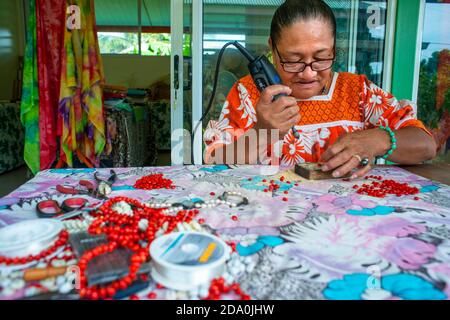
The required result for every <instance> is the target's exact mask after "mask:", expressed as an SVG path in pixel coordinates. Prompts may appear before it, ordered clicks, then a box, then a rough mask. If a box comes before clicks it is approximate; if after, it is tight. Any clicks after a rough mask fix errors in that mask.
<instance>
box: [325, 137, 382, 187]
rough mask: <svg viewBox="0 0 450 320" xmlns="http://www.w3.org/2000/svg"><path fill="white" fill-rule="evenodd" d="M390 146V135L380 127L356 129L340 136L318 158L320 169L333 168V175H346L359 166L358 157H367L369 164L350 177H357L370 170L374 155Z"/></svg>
mask: <svg viewBox="0 0 450 320" xmlns="http://www.w3.org/2000/svg"><path fill="white" fill-rule="evenodd" d="M389 148H390V137H389V134H388V133H387V132H385V131H384V130H380V129H376V128H375V129H368V130H362V131H356V132H352V133H348V134H345V135H343V136H341V137H340V138H339V139H338V140H337V141H336V142H335V143H334V144H333V145H332V146H331V147H329V148H328V149H327V150H326V151H325V152H324V153H323V154H322V156H321V158H320V159H319V163H322V171H331V170H333V177H335V178H339V177H342V176H345V175H347V174H348V173H349V172H351V171H352V170H353V169H355V168H358V167H360V159H364V158H367V159H369V164H368V165H366V166H364V167H362V168H361V169H359V170H357V171H356V172H355V173H353V174H352V176H351V178H352V179H355V178H359V177H362V176H364V175H365V174H366V173H367V172H369V171H370V169H371V168H372V167H371V165H370V164H371V163H372V162H373V160H374V159H375V157H376V156H381V155H383V154H385V153H386V152H387V151H388V150H389Z"/></svg>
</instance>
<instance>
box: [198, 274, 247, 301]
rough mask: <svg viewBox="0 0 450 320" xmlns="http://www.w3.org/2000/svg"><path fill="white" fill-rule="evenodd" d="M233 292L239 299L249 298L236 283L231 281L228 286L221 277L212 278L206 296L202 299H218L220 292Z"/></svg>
mask: <svg viewBox="0 0 450 320" xmlns="http://www.w3.org/2000/svg"><path fill="white" fill-rule="evenodd" d="M231 292H234V293H235V294H237V295H238V296H239V298H240V300H250V299H251V297H250V296H249V295H248V294H245V293H244V292H242V289H241V287H240V285H239V284H238V283H236V282H235V283H233V284H231V285H230V286H227V285H225V280H224V279H223V278H217V279H213V280H212V281H211V285H210V287H209V292H208V296H206V297H205V298H203V300H219V299H220V298H221V296H222V294H227V293H231Z"/></svg>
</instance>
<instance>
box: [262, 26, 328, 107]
mask: <svg viewBox="0 0 450 320" xmlns="http://www.w3.org/2000/svg"><path fill="white" fill-rule="evenodd" d="M269 45H270V46H271V47H272V49H273V52H272V53H273V57H274V62H275V64H276V68H277V71H278V73H279V75H280V77H281V79H282V81H283V84H285V85H287V86H289V87H290V88H291V89H292V96H294V97H295V98H297V99H308V98H311V97H313V96H316V95H320V94H321V93H322V90H323V88H324V87H325V85H327V84H328V83H329V82H331V74H332V69H331V68H330V69H328V70H324V71H313V70H312V69H311V67H310V66H308V67H306V68H305V70H303V71H302V72H298V73H290V72H286V71H284V69H283V67H282V65H281V61H282V62H305V63H311V62H312V61H315V60H323V59H332V58H334V36H333V32H332V28H331V26H330V24H328V23H327V22H324V21H322V20H320V19H312V20H307V21H298V22H296V23H294V24H292V25H291V26H289V27H285V28H284V29H282V30H281V37H280V39H279V40H278V42H277V43H276V44H275V45H276V49H278V53H279V55H278V53H277V50H275V48H274V46H273V45H272V43H271V40H269ZM280 59H281V60H280ZM328 87H329V84H328Z"/></svg>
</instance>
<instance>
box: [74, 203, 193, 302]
mask: <svg viewBox="0 0 450 320" xmlns="http://www.w3.org/2000/svg"><path fill="white" fill-rule="evenodd" d="M122 201H124V202H126V203H128V204H129V205H131V206H132V208H133V215H132V216H128V215H123V214H119V213H117V212H116V211H115V210H113V209H112V206H113V205H114V204H115V203H118V202H122ZM162 211H163V209H153V208H149V207H147V206H146V205H143V204H142V203H140V202H139V201H137V200H135V199H131V198H127V197H116V198H112V199H110V200H108V201H107V202H105V203H104V204H103V205H102V206H101V207H100V208H99V209H98V211H97V212H96V213H94V215H95V216H96V217H97V218H96V219H95V220H94V221H93V222H92V224H91V225H90V226H89V228H88V231H89V232H90V233H92V234H97V235H98V234H105V235H106V238H107V240H108V243H107V244H104V245H101V246H98V247H96V248H94V249H92V250H90V251H87V252H85V253H84V254H83V256H82V257H81V258H80V260H79V262H78V266H79V268H80V296H81V297H83V298H88V299H105V298H109V297H113V296H114V295H115V294H116V292H117V291H118V290H123V289H126V288H127V287H128V286H129V285H130V284H131V283H132V282H133V281H134V280H135V279H136V277H137V272H138V270H139V268H140V266H141V265H142V263H144V262H145V261H147V260H148V258H149V247H150V244H151V243H152V241H153V240H154V239H155V234H156V232H157V231H158V230H159V229H160V228H161V227H162V226H163V224H164V223H165V222H168V228H167V230H166V233H169V232H172V231H173V229H174V228H175V227H176V225H177V224H178V223H180V222H187V223H189V222H191V221H192V219H193V218H194V217H195V216H196V215H197V214H198V210H190V211H184V210H182V211H179V212H178V213H177V215H175V216H168V215H164V214H163V213H162ZM141 219H147V220H148V227H147V229H146V230H141V229H140V228H139V221H140V220H141ZM142 242H144V243H145V244H144V245H141V244H140V243H142ZM119 247H125V248H128V249H130V250H131V251H133V255H132V256H131V263H130V267H129V273H128V275H126V276H125V277H123V278H121V279H119V280H116V281H114V282H112V283H110V284H109V285H107V286H99V285H96V286H92V287H88V286H87V279H86V275H85V271H86V268H87V266H88V263H89V261H91V260H92V259H94V258H95V257H97V256H99V255H101V254H105V253H109V252H112V251H114V250H116V249H117V248H119Z"/></svg>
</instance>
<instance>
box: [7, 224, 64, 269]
mask: <svg viewBox="0 0 450 320" xmlns="http://www.w3.org/2000/svg"><path fill="white" fill-rule="evenodd" d="M68 239H69V233H68V232H67V231H66V230H63V231H61V232H60V234H59V236H58V239H57V240H56V242H55V243H54V244H53V245H52V246H51V247H50V248H48V249H46V250H44V251H42V252H40V253H39V254H36V255H32V254H30V255H28V256H26V257H22V258H10V257H4V256H0V264H6V265H7V266H9V265H18V264H25V263H29V262H32V261H39V260H42V259H45V258H47V257H48V256H50V255H52V254H53V253H55V252H56V250H58V248H59V247H61V246H64V245H66V244H67V240H68Z"/></svg>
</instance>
